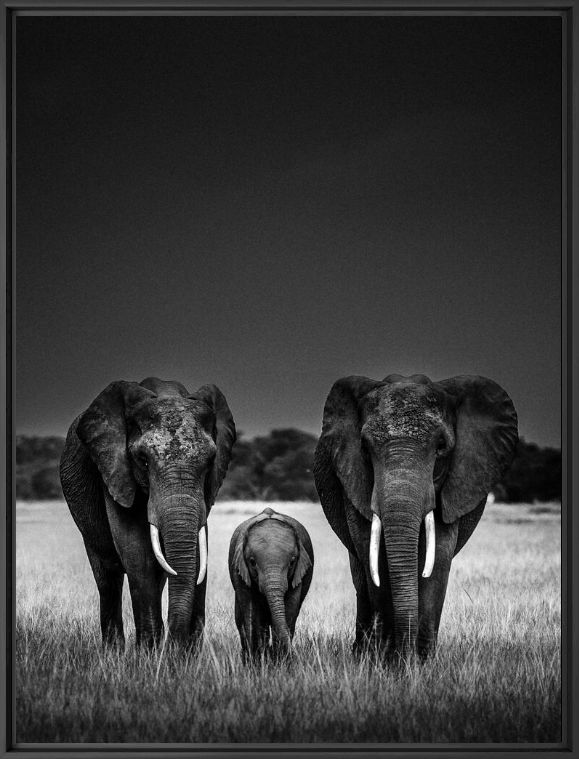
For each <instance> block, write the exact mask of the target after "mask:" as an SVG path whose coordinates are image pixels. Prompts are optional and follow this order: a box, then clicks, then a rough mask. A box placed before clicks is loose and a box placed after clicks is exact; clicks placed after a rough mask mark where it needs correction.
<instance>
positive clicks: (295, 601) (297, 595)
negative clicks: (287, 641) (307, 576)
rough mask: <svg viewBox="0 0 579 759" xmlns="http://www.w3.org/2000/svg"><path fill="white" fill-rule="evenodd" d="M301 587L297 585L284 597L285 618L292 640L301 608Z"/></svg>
mask: <svg viewBox="0 0 579 759" xmlns="http://www.w3.org/2000/svg"><path fill="white" fill-rule="evenodd" d="M302 601H303V597H302V587H301V585H298V586H297V588H291V589H290V590H289V591H288V592H287V594H286V597H285V618H286V621H287V625H288V627H289V632H290V637H291V638H292V639H293V637H294V633H295V629H296V622H297V619H298V614H299V613H300V609H301V606H302Z"/></svg>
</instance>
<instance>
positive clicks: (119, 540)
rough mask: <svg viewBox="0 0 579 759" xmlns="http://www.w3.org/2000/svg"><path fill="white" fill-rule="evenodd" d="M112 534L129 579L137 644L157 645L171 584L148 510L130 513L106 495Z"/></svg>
mask: <svg viewBox="0 0 579 759" xmlns="http://www.w3.org/2000/svg"><path fill="white" fill-rule="evenodd" d="M105 501H106V508H107V514H108V516H109V523H110V526H111V534H112V537H113V542H114V544H115V548H116V550H117V553H118V555H119V556H120V557H121V559H122V562H123V566H124V568H125V572H126V573H127V577H128V580H129V590H130V593H131V602H132V606H133V616H134V618H135V635H136V643H137V645H138V646H139V645H147V646H155V645H159V644H160V643H161V642H162V640H163V633H164V626H163V617H162V612H161V597H162V595H163V588H164V587H165V583H166V581H167V576H166V575H165V572H164V570H163V569H162V568H161V567H160V566H159V563H158V562H157V559H156V558H155V554H154V553H153V549H152V547H151V539H150V535H149V523H148V521H147V511H146V509H139V510H135V511H132V510H131V511H129V510H128V509H123V508H122V506H119V505H118V504H116V503H114V501H112V499H111V498H110V497H107V494H106V493H105Z"/></svg>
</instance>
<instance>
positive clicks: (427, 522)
mask: <svg viewBox="0 0 579 759" xmlns="http://www.w3.org/2000/svg"><path fill="white" fill-rule="evenodd" d="M424 528H425V530H426V558H425V559H424V571H423V572H422V576H423V577H430V575H431V574H432V567H433V566H434V553H435V549H436V533H435V530H434V513H433V512H432V511H429V512H428V514H427V515H426V516H425V517H424Z"/></svg>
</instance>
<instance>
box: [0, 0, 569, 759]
mask: <svg viewBox="0 0 579 759" xmlns="http://www.w3.org/2000/svg"><path fill="white" fill-rule="evenodd" d="M71 13H72V14H82V15H87V16H89V15H91V14H109V13H110V14H116V13H122V14H124V15H139V14H153V15H166V14H174V15H180V14H184V13H187V14H197V15H203V14H221V15H238V14H275V15H287V16H290V15H293V14H329V15H333V14H336V15H348V14H351V15H356V14H358V15H359V14H368V15H374V14H391V15H403V14H421V15H425V16H429V15H431V16H432V15H460V14H481V15H489V14H507V15H557V16H560V17H561V19H562V24H563V30H564V32H563V37H562V50H563V60H564V71H563V74H564V87H563V142H562V144H563V156H562V166H563V183H562V188H561V198H562V210H563V218H564V222H563V227H562V250H561V255H562V267H563V288H562V300H563V307H562V316H563V334H562V345H563V367H562V368H563V383H562V397H563V404H564V413H563V417H562V420H563V432H562V450H563V509H562V537H563V540H562V562H563V563H562V566H563V586H562V599H563V638H562V643H563V662H562V673H563V740H562V742H561V744H557V745H544V744H537V745H523V744H505V745H504V746H498V745H496V744H493V745H492V746H486V745H484V744H460V745H455V744H450V745H441V744H435V745H427V744H417V745H411V744H403V745H400V746H396V747H393V746H391V745H385V746H380V745H375V744H368V745H364V746H361V745H360V744H352V745H350V744H338V745H334V744H311V745H310V744H308V745H295V744H287V745H270V744H256V745H245V744H228V745H218V746H213V745H208V744H199V746H189V745H186V746H183V745H180V744H175V745H163V744H151V745H146V744H139V745H138V746H136V745H135V744H126V745H125V744H107V745H106V746H105V745H102V746H98V745H95V744H41V745H36V744H27V745H26V746H18V745H15V744H14V742H13V737H14V669H13V660H12V651H13V647H14V624H15V593H14V578H15V573H14V561H15V538H14V524H15V514H14V502H15V472H14V460H15V453H14V452H15V429H14V417H13V413H12V409H13V404H14V397H15V391H16V388H15V386H14V366H15V355H16V351H17V346H16V345H15V324H14V301H13V296H14V292H15V272H16V267H17V247H16V245H15V238H14V228H15V222H14V219H15V131H14V127H15V105H14V104H15V96H16V92H15V83H14V46H15V43H16V39H15V34H14V29H15V18H16V17H17V16H19V15H23V14H28V15H38V14H71ZM578 36H579V24H578V21H577V7H576V2H574V1H573V0H563V1H562V2H557V1H556V0H534V1H533V2H531V1H530V0H511V2H508V3H504V4H497V3H494V4H491V3H488V2H487V3H484V2H479V1H477V0H470V1H467V0H458V1H455V0H448V2H446V3H444V4H441V3H440V2H435V1H434V0H432V1H429V0H422V1H419V0H409V2H404V3H402V2H400V1H399V2H391V1H389V0H375V1H372V0H366V1H365V2H356V0H313V1H312V2H307V3H306V2H302V1H301V0H251V1H250V0H200V1H199V2H195V1H194V0H167V2H161V0H157V1H156V2H154V1H149V0H132V1H131V2H130V3H129V2H123V1H122V0H121V1H119V2H112V0H104V2H99V3H98V4H97V3H95V2H93V1H92V0H61V2H58V3H57V2H52V1H51V0H8V1H7V0H3V2H2V12H1V14H0V47H1V53H0V58H1V60H2V63H3V69H2V75H3V84H4V89H3V93H4V98H3V109H2V119H1V131H2V136H3V145H4V150H3V154H2V171H3V177H4V185H3V187H4V188H5V193H6V199H5V202H4V203H3V204H2V207H1V210H0V225H1V227H2V229H3V241H4V245H5V248H4V249H5V255H4V256H3V257H2V270H1V275H2V279H3V282H2V285H3V286H2V289H1V292H2V295H1V297H2V298H3V299H4V300H3V303H2V306H3V312H4V313H5V315H6V316H5V319H6V322H5V324H6V329H5V346H6V347H5V351H6V362H5V364H3V366H2V374H1V377H0V380H1V393H2V400H3V409H4V410H5V413H4V414H3V419H4V424H5V427H4V430H5V434H4V435H3V440H2V442H3V446H4V448H5V451H6V454H5V456H3V457H2V475H3V479H4V482H5V483H6V489H5V493H6V497H5V499H3V500H2V502H1V503H0V508H1V510H2V524H3V525H4V526H5V530H4V548H5V553H4V555H5V562H3V563H2V565H1V566H2V570H1V571H2V576H1V578H0V589H1V592H2V603H3V610H4V615H3V619H4V624H2V625H1V631H0V693H1V701H2V718H1V719H0V750H1V752H2V754H5V753H6V754H8V753H17V754H19V755H20V756H22V757H26V759H28V757H31V758H32V757H36V756H42V755H44V754H52V755H61V754H62V755H72V756H84V755H89V754H90V755H91V756H93V757H95V759H96V758H97V757H101V756H102V757H104V756H107V757H115V756H119V757H120V756H123V757H125V758H126V759H133V757H134V758H135V759H136V757H142V756H143V757H144V756H147V757H150V759H156V758H157V757H162V756H166V755H167V754H174V753H177V754H184V755H191V756H193V755H194V756H196V757H204V756H207V757H209V756H210V757H213V759H220V758H221V757H226V756H227V757H229V756H232V755H233V756H252V755H260V754H261V755H263V754H265V755H270V754H279V755H282V754H283V755H285V756H301V755H308V754H315V755H317V756H318V757H320V759H325V758H326V757H333V756H342V755H348V754H350V753H352V754H355V755H356V756H359V757H360V759H362V758H363V757H370V756H372V757H373V756H377V755H388V756H391V757H402V756H409V755H411V756H422V755H424V756H429V757H432V759H438V757H444V756H447V755H449V754H452V755H457V756H464V757H469V756H473V757H474V756H481V755H483V756H486V755H487V754H488V755H492V756H496V757H497V758H498V757H507V756H509V755H511V754H512V753H519V754H523V755H525V756H526V755H527V754H531V753H535V752H540V753H541V755H543V756H546V757H547V756H548V757H551V756H556V755H559V754H560V753H565V754H567V755H570V756H577V755H579V750H578V743H579V736H578V730H577V720H576V718H574V717H573V713H574V709H573V706H574V703H575V694H576V692H577V687H578V673H579V651H578V649H577V635H578V630H579V603H578V598H577V588H578V587H579V577H578V571H579V570H578V564H579V562H578V561H577V553H576V548H575V547H576V546H577V545H579V526H578V523H579V519H578V518H577V509H578V508H579V504H578V503H577V493H578V492H579V488H578V469H579V468H578V467H577V466H576V464H577V461H576V455H577V451H578V450H579V425H578V415H577V408H578V406H579V403H578V399H577V388H578V385H579V383H578V377H579V371H578V370H579V363H578V362H579V358H578V356H579V351H578V350H577V334H578V333H579V325H578V311H579V305H578V291H579V290H578V288H579V273H578V272H579V257H578V250H577V231H576V230H577V210H578V203H577V197H578V196H579V184H578V177H579V174H578V170H579V159H578V156H579V144H578V137H577V135H578V133H579V127H578V124H579V113H578V101H579V97H578V94H577V93H578V92H579V63H578V60H579V46H578Z"/></svg>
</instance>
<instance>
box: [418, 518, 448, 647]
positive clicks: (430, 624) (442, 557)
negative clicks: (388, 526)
mask: <svg viewBox="0 0 579 759" xmlns="http://www.w3.org/2000/svg"><path fill="white" fill-rule="evenodd" d="M435 530H436V557H435V562H434V568H433V570H432V574H431V575H430V577H427V578H424V577H422V564H421V565H420V568H419V580H418V636H417V642H416V645H417V651H418V654H419V656H420V658H421V659H425V658H426V657H427V656H428V655H429V654H431V653H434V651H435V649H436V639H437V637H438V627H439V625H440V617H441V614H442V606H443V604H444V598H445V595H446V586H447V583H448V575H449V572H450V565H451V563H452V557H453V556H454V552H455V548H456V542H457V536H458V522H454V523H453V524H444V522H441V521H439V520H438V519H437V520H436V525H435ZM424 554H425V536H424V529H422V530H421V534H420V540H419V546H418V555H419V556H420V557H421V561H422V560H423V558H424Z"/></svg>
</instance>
